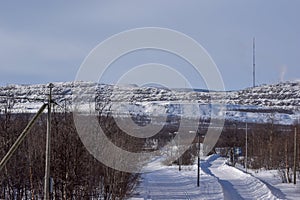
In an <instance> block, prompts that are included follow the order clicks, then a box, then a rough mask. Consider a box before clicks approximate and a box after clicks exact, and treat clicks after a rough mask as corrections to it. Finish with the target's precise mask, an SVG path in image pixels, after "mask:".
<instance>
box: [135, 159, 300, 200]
mask: <svg viewBox="0 0 300 200" xmlns="http://www.w3.org/2000/svg"><path fill="white" fill-rule="evenodd" d="M147 167H152V168H153V169H155V171H153V172H150V173H144V174H142V176H141V180H140V184H139V185H138V186H137V187H136V189H135V191H134V195H133V197H132V198H131V199H230V200H232V199H298V198H299V197H300V188H299V185H296V186H294V185H293V184H280V183H278V178H276V176H274V175H272V173H274V172H273V171H264V172H261V173H255V172H254V171H253V173H255V174H253V175H251V174H248V173H245V172H244V171H243V170H240V169H237V168H234V167H231V166H229V165H227V164H226V159H225V158H222V157H220V156H218V155H212V156H209V157H206V158H205V159H204V160H201V171H200V174H201V175H200V187H197V165H196V164H195V165H193V166H183V168H182V170H181V171H179V170H178V166H164V165H162V164H160V163H158V161H155V164H153V163H150V164H149V166H147ZM250 171H251V170H250ZM297 197H298V198H297Z"/></svg>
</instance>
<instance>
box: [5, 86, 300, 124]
mask: <svg viewBox="0 0 300 200" xmlns="http://www.w3.org/2000/svg"><path fill="white" fill-rule="evenodd" d="M54 86H55V87H54V88H53V94H54V99H55V101H56V103H58V104H59V105H67V106H68V105H70V104H71V102H72V98H73V97H74V95H79V94H80V95H81V94H84V95H90V94H93V95H95V98H96V100H97V102H98V104H97V105H100V104H99V102H102V103H103V102H104V103H105V104H107V103H110V104H112V102H114V103H113V104H114V108H116V109H117V110H118V112H120V114H122V112H127V111H128V110H129V112H131V113H136V114H138V115H143V114H146V115H163V114H167V115H180V116H185V117H195V116H199V115H200V116H201V117H204V118H210V117H218V114H217V113H215V112H213V110H212V106H211V105H212V102H213V103H214V105H215V104H216V103H217V104H222V105H225V107H226V116H225V117H226V119H228V120H234V121H250V122H258V123H264V122H268V121H270V119H272V120H273V121H274V123H281V124H291V123H294V121H295V120H296V118H297V115H298V113H299V111H300V107H299V105H300V82H286V83H279V84H275V85H263V86H259V87H255V88H248V89H244V90H240V91H229V92H207V91H205V90H195V91H187V90H180V89H178V90H168V89H163V88H155V87H144V88H139V87H135V86H133V85H128V86H112V85H104V84H96V83H90V82H65V83H54ZM47 93H48V88H47V85H46V84H38V85H8V86H6V87H0V109H1V111H2V112H3V111H4V110H5V108H11V110H12V112H35V111H36V110H37V109H38V108H39V107H40V106H41V104H42V103H43V102H46V101H47ZM212 100H213V101H212ZM124 102H126V104H125V105H126V106H124ZM82 103H87V102H86V101H83V102H82ZM190 103H193V104H199V110H195V111H193V112H184V111H183V110H182V109H181V106H180V105H184V104H190ZM94 105H95V104H93V105H92V106H94ZM101 105H102V104H101ZM214 107H215V108H216V107H217V108H218V106H214Z"/></svg>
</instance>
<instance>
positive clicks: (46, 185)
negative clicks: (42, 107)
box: [44, 83, 54, 200]
mask: <svg viewBox="0 0 300 200" xmlns="http://www.w3.org/2000/svg"><path fill="white" fill-rule="evenodd" d="M53 87H54V85H53V84H52V83H50V84H49V86H48V88H49V96H48V117H47V135H46V161H45V180H44V181H45V182H44V200H49V199H50V158H51V157H50V150H51V104H52V88H53Z"/></svg>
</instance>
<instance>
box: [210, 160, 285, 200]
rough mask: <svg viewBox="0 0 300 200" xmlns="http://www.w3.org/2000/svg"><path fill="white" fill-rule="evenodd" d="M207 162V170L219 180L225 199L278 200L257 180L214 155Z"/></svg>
mask: <svg viewBox="0 0 300 200" xmlns="http://www.w3.org/2000/svg"><path fill="white" fill-rule="evenodd" d="M207 161H208V163H209V164H208V165H210V166H209V167H208V168H207V169H208V170H209V171H210V172H211V173H212V174H211V175H213V176H215V177H217V178H218V179H219V182H220V184H221V185H222V187H223V190H224V191H223V192H224V198H225V199H280V197H277V196H275V194H273V193H272V191H271V190H270V188H269V187H268V186H267V185H266V184H264V183H263V182H262V181H260V180H259V179H257V178H255V177H253V176H251V175H249V174H246V173H244V172H242V171H240V170H238V169H236V168H234V167H231V166H228V165H226V164H225V159H223V158H220V157H219V156H216V155H214V156H211V157H209V158H208V159H207ZM281 197H282V196H281Z"/></svg>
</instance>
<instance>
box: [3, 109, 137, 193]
mask: <svg viewBox="0 0 300 200" xmlns="http://www.w3.org/2000/svg"><path fill="white" fill-rule="evenodd" d="M10 108H11V107H9V106H7V107H5V108H4V109H1V113H0V157H1V158H3V156H4V155H5V153H6V152H7V151H8V150H9V148H10V147H11V146H12V144H13V143H14V141H15V140H16V138H17V137H18V135H19V134H20V132H21V131H22V130H23V129H24V127H25V126H26V125H27V123H28V122H29V120H30V119H31V118H32V116H33V114H28V113H27V114H25V113H18V114H14V113H11V112H10ZM99 120H101V121H102V124H108V125H109V126H113V125H112V124H113V122H112V120H111V119H110V118H106V119H100V117H99ZM46 121H47V116H46V114H44V115H42V116H41V117H40V118H39V119H38V121H37V122H36V124H35V125H34V127H33V128H32V129H31V131H30V133H29V134H28V135H27V137H26V138H25V140H24V141H23V143H22V144H21V145H20V147H19V148H18V150H17V151H16V152H15V153H14V155H13V156H12V157H11V159H10V160H9V161H8V162H7V163H6V165H5V167H4V168H3V170H2V171H1V172H0V198H1V199H41V198H42V197H43V184H44V170H45V140H46V139H45V138H46ZM51 126H52V134H51V137H52V139H51V173H50V174H51V184H50V185H51V189H50V190H51V191H50V192H51V199H91V198H95V199H123V198H124V197H128V196H130V193H131V191H132V189H133V188H134V186H135V184H136V182H137V179H138V177H139V174H130V173H126V172H121V171H117V170H114V169H112V168H109V167H106V166H105V165H103V164H102V163H100V162H99V161H98V160H96V159H95V158H94V157H93V156H92V155H91V154H90V153H89V152H88V151H87V150H86V149H85V147H84V146H83V144H82V143H81V140H80V138H79V136H78V134H77V132H76V129H75V125H74V122H73V117H72V114H71V113H70V112H68V111H67V110H66V107H65V108H59V107H57V108H55V109H54V112H53V113H52V122H51ZM107 130H110V131H107V132H106V134H107V135H108V137H110V138H111V140H114V139H117V138H118V137H114V136H113V134H119V135H120V134H121V130H119V129H117V128H111V129H107ZM113 142H115V143H117V142H118V141H113ZM127 144H128V141H127ZM119 145H121V143H120V142H119ZM132 146H133V147H136V146H135V145H132Z"/></svg>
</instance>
